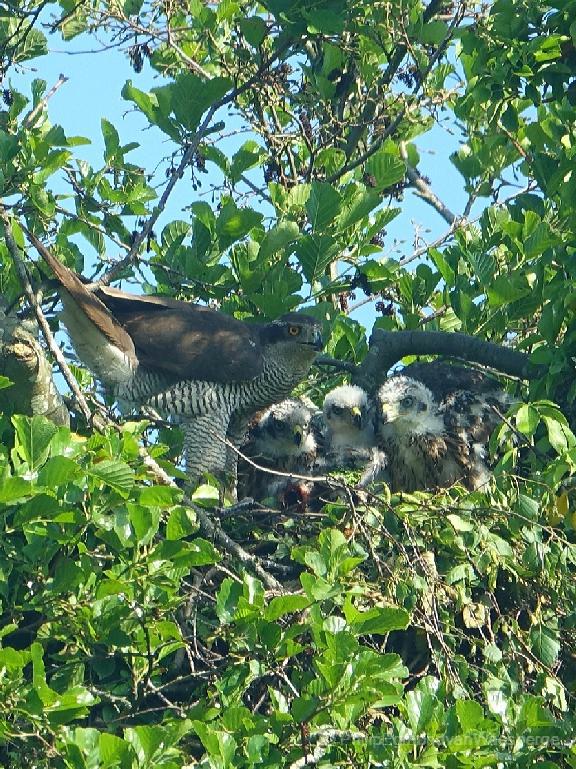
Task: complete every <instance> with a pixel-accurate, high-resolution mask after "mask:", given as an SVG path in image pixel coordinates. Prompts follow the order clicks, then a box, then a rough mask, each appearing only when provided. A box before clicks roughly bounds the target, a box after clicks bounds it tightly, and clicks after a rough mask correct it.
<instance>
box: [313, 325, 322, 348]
mask: <svg viewBox="0 0 576 769" xmlns="http://www.w3.org/2000/svg"><path fill="white" fill-rule="evenodd" d="M312 347H313V348H314V349H315V350H317V351H318V352H320V350H321V349H322V348H323V347H324V340H323V339H322V332H321V331H320V329H319V328H317V329H314V337H313V339H312Z"/></svg>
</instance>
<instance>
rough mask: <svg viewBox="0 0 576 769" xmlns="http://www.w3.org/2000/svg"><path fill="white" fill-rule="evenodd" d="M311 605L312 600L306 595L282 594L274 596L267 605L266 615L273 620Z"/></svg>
mask: <svg viewBox="0 0 576 769" xmlns="http://www.w3.org/2000/svg"><path fill="white" fill-rule="evenodd" d="M308 606H310V600H309V599H308V598H306V596H304V595H282V596H277V597H276V598H273V599H272V600H271V601H270V604H269V606H268V607H267V609H266V611H265V613H264V616H265V618H266V619H267V620H268V621H270V622H273V621H275V620H277V619H280V617H284V616H285V615H286V614H292V613H294V612H300V611H302V610H303V609H306V608H307V607H308Z"/></svg>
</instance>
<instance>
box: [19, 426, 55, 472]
mask: <svg viewBox="0 0 576 769" xmlns="http://www.w3.org/2000/svg"><path fill="white" fill-rule="evenodd" d="M12 424H13V425H14V427H15V429H16V436H17V440H16V451H17V452H18V454H19V455H20V457H21V458H22V459H23V460H24V461H25V462H27V463H28V466H29V467H30V469H31V470H37V469H38V468H39V467H41V466H42V465H43V464H44V462H45V461H46V460H47V459H48V454H49V453H50V441H51V440H52V438H53V437H54V435H55V434H56V433H57V432H58V428H57V427H56V425H55V424H54V422H51V421H50V420H49V419H46V417H42V416H33V417H27V416H21V415H15V416H13V417H12Z"/></svg>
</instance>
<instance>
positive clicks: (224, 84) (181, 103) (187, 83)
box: [171, 72, 233, 131]
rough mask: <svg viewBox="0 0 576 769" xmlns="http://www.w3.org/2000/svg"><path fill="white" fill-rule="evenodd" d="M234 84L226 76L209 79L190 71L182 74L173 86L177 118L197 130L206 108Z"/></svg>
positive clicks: (189, 127)
mask: <svg viewBox="0 0 576 769" xmlns="http://www.w3.org/2000/svg"><path fill="white" fill-rule="evenodd" d="M232 86H233V83H232V81H231V80H229V78H226V77H214V78H211V79H210V80H208V81H207V80H206V79H205V78H202V77H198V76H197V75H192V74H191V73H189V72H187V73H185V74H184V75H180V76H179V77H178V78H177V79H176V81H175V82H174V83H173V84H172V87H171V107H172V110H173V112H174V115H175V116H176V120H178V122H179V123H180V124H181V125H183V126H184V128H186V129H188V130H190V131H193V130H195V129H196V128H198V126H199V124H200V121H201V120H202V116H203V115H204V113H205V112H206V110H207V109H208V108H209V107H211V106H212V104H214V102H216V101H218V100H219V99H221V98H222V97H223V96H224V95H225V94H226V92H227V91H228V90H229V89H230V88H232Z"/></svg>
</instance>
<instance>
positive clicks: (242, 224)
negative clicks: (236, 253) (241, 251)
mask: <svg viewBox="0 0 576 769" xmlns="http://www.w3.org/2000/svg"><path fill="white" fill-rule="evenodd" d="M262 219H263V215H262V214H261V213H258V212H257V211H254V210H253V209H252V208H237V207H236V204H235V203H233V202H232V201H229V202H228V203H226V205H224V206H223V208H222V210H221V211H220V215H219V216H218V219H217V220H216V233H217V234H218V238H219V241H220V246H221V248H222V249H225V248H228V247H229V246H230V245H232V243H235V242H236V241H237V240H240V239H241V238H244V237H245V236H246V235H247V234H248V233H249V232H250V230H251V229H252V228H253V227H259V226H260V225H261V223H262Z"/></svg>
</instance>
